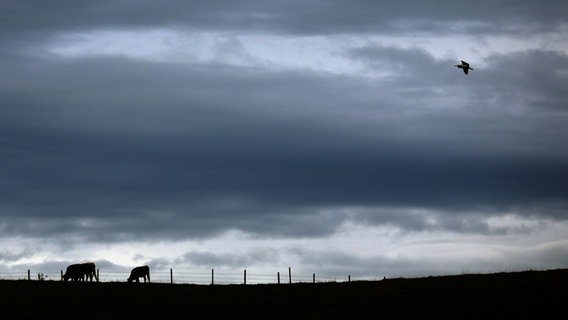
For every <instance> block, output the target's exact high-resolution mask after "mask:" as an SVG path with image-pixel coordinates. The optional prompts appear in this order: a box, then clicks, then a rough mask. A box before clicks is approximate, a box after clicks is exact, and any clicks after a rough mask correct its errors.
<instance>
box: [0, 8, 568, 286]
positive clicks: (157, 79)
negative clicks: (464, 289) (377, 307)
mask: <svg viewBox="0 0 568 320" xmlns="http://www.w3.org/2000/svg"><path fill="white" fill-rule="evenodd" d="M565 7H566V5H565V4H563V3H562V2H559V1H541V2H538V3H514V2H508V1H500V2H495V1H491V2H489V1H488V2H476V3H475V5H474V4H469V3H467V2H463V3H460V2H455V1H453V2H452V1H437V2H433V3H432V2H429V3H425V2H420V1H416V2H414V1H412V2H400V3H399V2H397V3H390V2H380V1H368V2H367V1H358V2H349V3H347V2H339V1H337V2H334V1H286V2H278V3H268V2H265V1H247V2H240V3H239V4H236V3H233V2H224V3H217V2H215V3H213V2H210V1H204V2H202V3H200V2H195V1H194V2H192V3H191V4H187V3H185V2H182V1H179V2H178V1H169V2H161V3H159V4H157V3H154V2H147V1H146V2H145V1H142V2H140V1H132V2H131V1H102V2H101V1H95V2H80V3H79V2H70V3H66V4H65V5H53V4H47V3H45V4H44V3H43V2H37V3H35V2H33V1H13V2H12V1H5V2H3V3H2V5H0V9H1V10H2V12H4V13H5V15H6V19H2V22H1V24H2V28H1V29H0V30H2V31H0V41H1V42H2V46H1V49H0V56H1V57H2V60H1V62H0V70H1V74H2V78H1V79H0V97H1V101H2V103H1V106H0V142H1V144H0V155H1V157H0V167H1V168H2V170H1V171H0V190H1V192H0V214H1V216H2V219H1V220H0V230H1V237H2V239H3V246H2V247H1V248H0V266H1V267H2V268H5V269H18V268H20V269H25V268H29V267H34V266H35V267H37V268H63V267H64V266H65V264H67V263H70V262H72V261H76V260H95V261H98V262H99V265H103V266H106V267H108V268H110V269H120V268H127V267H128V266H130V265H132V264H138V263H150V264H152V265H153V266H155V267H157V268H162V269H164V270H165V269H167V268H171V267H177V266H183V267H187V268H204V269H208V268H211V267H221V268H227V269H231V268H235V269H239V268H247V267H249V268H255V267H256V268H258V269H263V270H272V269H278V268H283V267H286V266H289V265H294V266H295V267H296V268H298V269H300V270H305V271H306V272H308V273H309V272H320V270H321V271H322V272H329V273H332V274H340V275H345V274H354V275H357V276H359V277H367V278H373V277H382V276H383V275H415V274H436V273H444V272H445V273H452V272H464V271H500V270H511V269H523V268H557V267H565V266H566V263H568V255H567V254H566V252H567V251H566V249H567V248H568V244H567V240H568V239H567V238H566V231H567V226H568V224H567V221H566V219H567V215H566V212H567V209H568V201H567V199H568V193H567V191H566V188H565V186H566V185H567V183H568V165H567V164H568V148H567V147H568V140H567V138H566V137H568V135H567V133H568V132H567V128H568V126H567V125H568V118H567V117H568V114H567V110H566V108H567V107H568V106H567V104H566V101H568V100H567V98H568V91H567V89H566V88H567V87H568V86H567V84H568V68H567V67H566V66H567V65H568V48H567V47H566V45H565V43H566V40H568V39H567V38H566V30H567V28H568V21H567V20H566V19H565V17H564V15H563V12H564V11H566V10H565V9H566V8H565ZM460 59H463V60H466V61H468V62H470V63H471V64H472V66H473V68H474V70H473V71H471V72H470V73H469V74H468V75H467V76H466V75H464V74H463V72H462V71H461V70H460V69H457V68H455V66H454V65H455V64H456V63H459V60H460ZM425 252H428V255H426V254H424V253H425ZM59 265H61V266H59ZM314 269H315V270H314ZM47 271H53V270H47ZM55 271H56V270H55Z"/></svg>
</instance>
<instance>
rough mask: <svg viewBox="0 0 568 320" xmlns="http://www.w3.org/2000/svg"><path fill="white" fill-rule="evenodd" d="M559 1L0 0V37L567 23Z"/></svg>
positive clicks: (518, 28) (537, 27)
mask: <svg viewBox="0 0 568 320" xmlns="http://www.w3.org/2000/svg"><path fill="white" fill-rule="evenodd" d="M566 6H567V5H566V4H565V3H564V2H562V1H539V2H538V3H536V2H518V1H476V2H475V3H472V2H469V1H429V2H424V1H396V2H392V1H367V0H364V1H350V2H345V1H285V2H266V1H257V0H252V1H239V2H238V3H235V2H232V1H227V2H217V1H215V2H211V1H191V2H187V1H177V0H171V1H160V2H155V1H81V2H77V1H58V2H56V3H46V2H43V1H3V2H2V4H1V5H0V10H1V12H3V19H2V23H1V24H2V25H1V26H2V28H0V30H2V31H1V33H0V34H1V37H2V38H3V39H5V40H6V39H14V40H18V41H23V42H25V41H26V40H25V39H21V38H20V37H22V36H33V37H35V40H40V39H41V38H42V37H44V36H46V35H49V34H50V33H59V32H65V33H72V32H84V31H89V30H93V29H111V28H112V29H116V28H151V27H176V26H179V27H190V28H197V29H201V28H205V29H208V30H219V31H224V30H228V31H235V30H254V31H255V32H257V31H259V30H262V32H266V31H268V32H276V33H294V34H332V33H354V32H355V33H360V32H368V33H373V34H381V33H383V34H385V33H388V34H392V33H417V32H418V33H423V32H427V33H429V32H436V33H440V32H442V33H446V32H464V33H468V32H473V33H478V32H483V33H487V32H493V33H494V32H498V33H503V32H505V33H509V32H513V33H518V32H523V33H524V34H525V35H526V34H527V33H531V32H543V31H544V32H545V31H551V30H557V28H558V27H559V24H561V23H565V22H566V20H565V16H564V14H563V12H565V11H566V10H565V9H567V8H566Z"/></svg>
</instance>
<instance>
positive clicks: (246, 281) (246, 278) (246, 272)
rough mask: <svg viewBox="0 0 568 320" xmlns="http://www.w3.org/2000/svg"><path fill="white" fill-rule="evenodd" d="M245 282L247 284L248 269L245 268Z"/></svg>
mask: <svg viewBox="0 0 568 320" xmlns="http://www.w3.org/2000/svg"><path fill="white" fill-rule="evenodd" d="M244 284H247V269H245V282H244Z"/></svg>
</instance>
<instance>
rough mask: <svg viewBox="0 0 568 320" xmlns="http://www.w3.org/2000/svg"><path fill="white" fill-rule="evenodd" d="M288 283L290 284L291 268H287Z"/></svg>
mask: <svg viewBox="0 0 568 320" xmlns="http://www.w3.org/2000/svg"><path fill="white" fill-rule="evenodd" d="M288 283H292V268H290V267H288Z"/></svg>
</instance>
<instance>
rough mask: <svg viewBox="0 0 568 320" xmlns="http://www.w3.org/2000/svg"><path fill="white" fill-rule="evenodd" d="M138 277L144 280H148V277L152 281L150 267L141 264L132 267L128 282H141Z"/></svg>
mask: <svg viewBox="0 0 568 320" xmlns="http://www.w3.org/2000/svg"><path fill="white" fill-rule="evenodd" d="M138 278H144V282H146V278H148V282H150V267H148V266H140V267H136V268H134V269H132V271H130V277H128V282H132V281H136V282H140V279H138Z"/></svg>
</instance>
